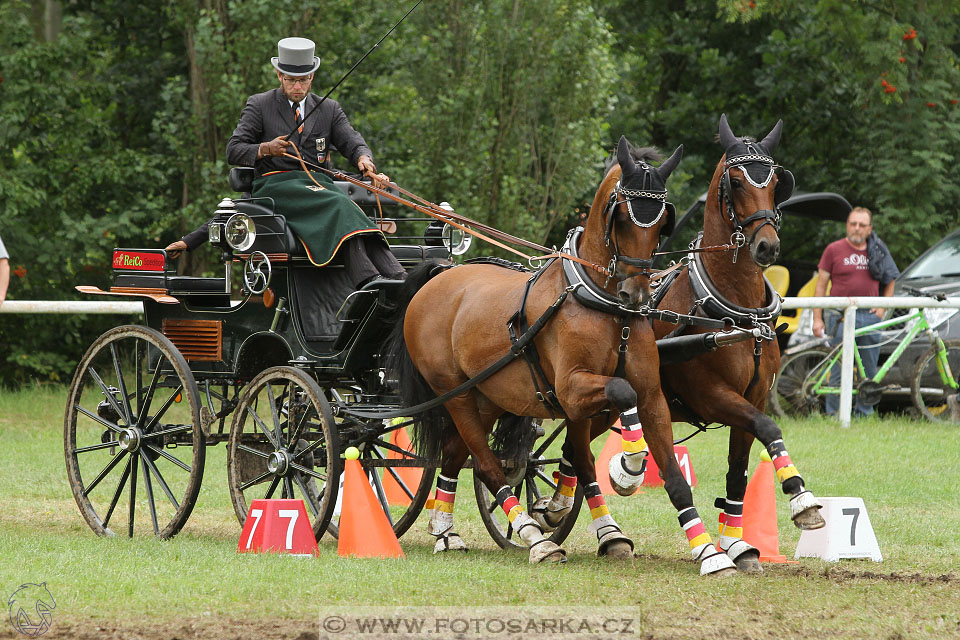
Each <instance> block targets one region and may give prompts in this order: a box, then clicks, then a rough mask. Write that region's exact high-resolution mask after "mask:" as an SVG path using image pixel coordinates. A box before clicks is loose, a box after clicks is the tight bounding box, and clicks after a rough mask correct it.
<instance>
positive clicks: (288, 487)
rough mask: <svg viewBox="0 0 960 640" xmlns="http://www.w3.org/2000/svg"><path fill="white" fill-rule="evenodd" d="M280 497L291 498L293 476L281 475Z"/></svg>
mask: <svg viewBox="0 0 960 640" xmlns="http://www.w3.org/2000/svg"><path fill="white" fill-rule="evenodd" d="M281 497H282V498H293V478H291V477H290V476H284V477H283V495H282V496H281Z"/></svg>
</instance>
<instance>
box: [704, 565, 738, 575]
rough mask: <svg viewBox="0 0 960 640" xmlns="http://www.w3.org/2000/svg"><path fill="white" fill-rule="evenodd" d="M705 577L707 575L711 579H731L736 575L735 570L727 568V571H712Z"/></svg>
mask: <svg viewBox="0 0 960 640" xmlns="http://www.w3.org/2000/svg"><path fill="white" fill-rule="evenodd" d="M700 575H704V574H700ZM706 575H709V576H710V577H711V578H732V577H734V576H735V575H737V570H736V569H735V568H733V567H728V568H727V569H720V570H719V571H714V572H713V573H710V574H706Z"/></svg>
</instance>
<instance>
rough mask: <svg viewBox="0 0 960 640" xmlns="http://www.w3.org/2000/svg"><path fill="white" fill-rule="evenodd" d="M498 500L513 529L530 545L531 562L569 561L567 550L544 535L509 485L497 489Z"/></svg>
mask: <svg viewBox="0 0 960 640" xmlns="http://www.w3.org/2000/svg"><path fill="white" fill-rule="evenodd" d="M497 502H499V503H500V508H501V509H503V512H504V513H505V514H507V519H508V520H510V524H511V526H513V530H514V531H516V532H517V535H518V536H519V537H520V539H521V540H523V542H524V544H526V545H527V546H528V547H530V564H537V563H538V562H543V561H545V560H546V561H548V562H566V561H567V553H566V551H564V550H563V549H562V548H560V546H559V545H557V544H556V543H554V542H551V541H550V540H548V539H546V538H545V537H544V536H543V531H542V530H541V529H540V525H538V524H537V523H536V521H535V520H534V519H533V518H531V517H530V514H528V513H527V512H526V511H524V510H523V507H521V506H520V501H519V500H517V497H516V496H515V495H513V491H512V490H511V489H510V487H509V486H507V485H504V486H502V487H500V489H499V490H498V491H497Z"/></svg>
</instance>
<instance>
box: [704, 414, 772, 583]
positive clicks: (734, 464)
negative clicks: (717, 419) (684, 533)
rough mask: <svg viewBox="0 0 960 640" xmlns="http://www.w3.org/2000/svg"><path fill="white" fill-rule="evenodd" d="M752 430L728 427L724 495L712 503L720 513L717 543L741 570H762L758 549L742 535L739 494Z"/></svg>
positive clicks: (744, 486)
mask: <svg viewBox="0 0 960 640" xmlns="http://www.w3.org/2000/svg"><path fill="white" fill-rule="evenodd" d="M752 444H753V434H751V433H747V432H746V431H742V430H740V429H733V428H731V429H730V450H729V454H728V456H727V464H728V468H727V497H726V498H717V501H716V502H715V503H714V506H715V507H717V508H718V509H722V511H721V513H720V538H719V540H717V547H718V548H719V549H720V550H721V551H723V552H725V553H726V554H727V555H728V556H730V559H731V560H733V561H734V563H735V564H736V565H737V569H738V570H739V571H743V572H744V573H763V567H761V566H760V551H759V550H757V548H756V547H754V546H752V545H750V544H748V543H747V542H745V541H744V539H743V495H744V493H746V490H747V464H748V462H749V459H750V446H751V445H752Z"/></svg>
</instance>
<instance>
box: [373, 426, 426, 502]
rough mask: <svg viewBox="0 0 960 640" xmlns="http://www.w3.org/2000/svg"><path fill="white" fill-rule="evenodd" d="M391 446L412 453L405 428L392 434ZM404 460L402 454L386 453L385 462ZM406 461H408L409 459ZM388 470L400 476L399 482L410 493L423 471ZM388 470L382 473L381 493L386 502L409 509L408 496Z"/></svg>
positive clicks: (410, 468) (413, 469)
mask: <svg viewBox="0 0 960 640" xmlns="http://www.w3.org/2000/svg"><path fill="white" fill-rule="evenodd" d="M400 420H403V418H400ZM393 444H395V445H397V446H398V447H400V448H401V449H403V450H404V451H411V452H412V451H413V443H411V442H410V436H408V435H407V430H406V428H403V427H401V428H400V429H397V430H396V431H394V432H393ZM404 458H405V456H404V455H403V454H401V453H397V452H396V451H393V450H391V451H388V452H387V460H402V459H404ZM406 459H408V460H409V459H410V458H406ZM389 468H392V469H393V470H394V471H396V473H397V475H398V476H400V480H401V481H402V482H403V484H405V485H406V487H407V489H408V490H409V491H410V492H411V493H413V492H415V491H416V490H417V487H419V486H420V478H422V477H423V469H418V468H417V467H389ZM389 468H388V467H384V473H383V491H384V493H385V494H386V495H387V502H388V503H390V504H391V505H393V506H397V507H409V506H410V502H411V499H410V496H408V495H407V493H406V491H404V490H403V487H401V486H400V483H398V482H397V480H396V478H394V477H393V474H391V473H390V471H389V470H388V469H389Z"/></svg>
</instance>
